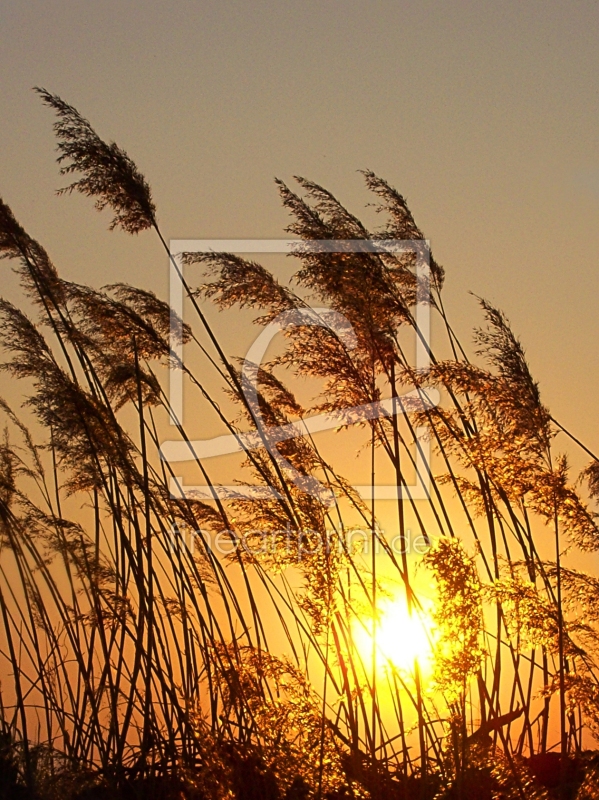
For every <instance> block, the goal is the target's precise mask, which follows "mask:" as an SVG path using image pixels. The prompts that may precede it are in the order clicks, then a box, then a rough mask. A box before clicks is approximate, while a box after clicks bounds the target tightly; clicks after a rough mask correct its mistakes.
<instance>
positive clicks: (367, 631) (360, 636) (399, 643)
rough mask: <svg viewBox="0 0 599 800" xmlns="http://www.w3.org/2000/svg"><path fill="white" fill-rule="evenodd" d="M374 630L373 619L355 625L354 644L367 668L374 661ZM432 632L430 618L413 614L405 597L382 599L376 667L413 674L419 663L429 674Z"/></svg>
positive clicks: (424, 613)
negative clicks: (415, 666) (372, 659)
mask: <svg viewBox="0 0 599 800" xmlns="http://www.w3.org/2000/svg"><path fill="white" fill-rule="evenodd" d="M372 628H373V625H372V618H371V619H368V620H363V622H362V623H358V624H356V625H355V626H354V642H355V644H356V646H357V648H358V650H359V652H360V654H361V656H362V660H363V662H364V665H367V664H369V663H370V660H371V658H372ZM431 629H432V620H431V619H430V616H429V615H428V614H427V613H426V612H423V611H417V610H416V609H413V610H412V613H410V612H409V611H408V606H407V603H406V600H405V598H403V597H397V598H395V599H390V600H387V599H385V600H382V601H381V602H380V603H379V613H378V620H377V623H376V627H375V637H376V652H377V659H376V660H377V666H378V667H379V668H380V667H383V668H384V669H389V668H394V669H397V670H401V671H405V672H413V671H414V664H415V662H416V661H417V662H418V666H419V668H420V671H421V672H426V671H428V669H429V667H430V661H431Z"/></svg>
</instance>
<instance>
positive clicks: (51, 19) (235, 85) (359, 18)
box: [0, 0, 599, 450]
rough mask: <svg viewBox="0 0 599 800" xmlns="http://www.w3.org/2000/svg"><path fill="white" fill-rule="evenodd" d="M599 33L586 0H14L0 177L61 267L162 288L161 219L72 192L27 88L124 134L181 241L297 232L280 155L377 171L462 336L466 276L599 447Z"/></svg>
mask: <svg viewBox="0 0 599 800" xmlns="http://www.w3.org/2000/svg"><path fill="white" fill-rule="evenodd" d="M598 34H599V4H598V3H596V2H572V0H570V2H555V0H544V2H535V1H534V0H533V1H530V0H529V1H528V2H526V3H522V2H495V3H489V2H431V0H419V2H405V1H403V0H373V1H372V2H365V1H364V0H362V1H361V2H359V1H358V0H346V1H345V2H330V1H329V0H318V2H314V1H313V0H303V1H302V2H295V3H289V2H274V1H273V2H258V1H257V0H244V2H226V1H224V0H219V1H218V2H206V1H205V0H195V2H190V1H184V0H169V2H157V0H144V2H141V0H134V1H133V2H130V1H129V0H118V2H116V0H112V1H110V2H106V1H105V0H99V1H98V2H94V3H90V2H77V1H75V0H72V1H71V2H64V1H63V0H54V2H48V0H38V1H37V2H28V3H26V2H23V0H20V1H19V2H15V0H2V1H1V3H0V76H1V79H0V120H1V122H0V195H1V196H2V197H3V199H4V200H5V201H6V202H8V204H9V205H10V206H11V207H12V208H13V210H14V212H15V214H16V216H17V218H18V219H19V220H20V221H21V223H22V224H23V225H24V226H25V227H26V229H27V230H28V231H29V233H30V234H31V235H33V236H34V237H36V238H38V239H39V240H40V241H41V242H42V243H43V244H44V245H45V246H46V248H47V249H48V250H49V252H50V254H51V255H52V257H53V258H54V260H55V262H56V264H57V265H58V267H59V269H60V271H61V273H62V274H63V275H64V276H65V277H67V278H69V279H71V280H76V281H79V282H89V283H91V284H92V285H94V286H101V285H103V284H106V283H111V282H114V281H116V280H125V281H130V282H132V283H138V284H141V285H143V286H144V287H147V288H151V289H153V290H155V291H157V292H159V293H160V294H161V295H162V296H166V291H167V285H168V284H167V279H168V265H167V262H166V260H165V257H164V254H163V253H161V251H160V249H159V248H158V246H157V243H156V241H155V239H154V238H153V237H152V235H151V234H149V233H146V234H142V235H140V237H139V238H137V239H132V238H131V237H127V236H126V235H125V234H122V233H118V232H116V233H109V232H108V230H107V228H108V223H109V217H108V216H107V215H106V214H104V215H99V214H96V213H95V212H93V209H92V203H91V201H89V200H88V199H85V198H81V197H76V196H72V197H67V198H64V197H63V198H57V197H55V196H54V190H55V189H56V188H58V187H59V186H61V185H62V183H61V181H64V179H61V178H60V176H59V175H58V173H57V167H56V164H55V163H54V156H55V153H54V147H55V143H54V138H53V134H52V128H51V126H52V122H53V118H52V114H51V113H50V111H49V110H48V109H47V108H45V107H43V106H42V104H41V103H40V101H39V98H37V97H36V96H35V95H34V93H33V92H32V91H31V88H32V87H33V86H43V87H45V88H47V89H48V90H50V91H51V92H54V93H57V94H59V95H61V96H62V97H63V98H64V99H65V100H67V101H68V102H69V103H71V104H73V105H75V106H76V107H77V108H78V109H79V111H80V112H81V113H82V114H83V115H84V116H86V117H88V118H89V119H90V120H91V122H92V124H93V125H94V127H95V128H96V130H97V131H98V133H99V134H100V135H101V136H102V137H103V138H106V139H114V140H116V141H117V142H118V143H119V144H120V145H121V146H122V147H124V148H125V149H126V150H127V152H128V153H129V154H130V155H131V156H132V157H133V159H134V160H135V161H136V163H137V164H138V166H139V168H140V169H141V170H142V172H143V173H144V174H145V175H146V177H147V178H148V180H149V181H150V183H151V185H152V188H153V193H154V197H155V200H156V203H157V206H158V214H159V219H160V223H161V226H162V229H163V232H164V234H165V236H166V238H216V237H218V238H257V239H260V238H277V237H281V236H283V235H284V233H283V229H284V226H285V224H286V223H287V217H286V214H285V213H284V211H283V210H282V209H281V207H280V203H279V200H278V196H277V192H276V190H275V186H274V184H273V178H274V177H275V176H276V177H279V178H282V179H283V180H286V181H290V180H292V176H293V175H302V176H305V177H308V178H310V179H312V180H314V181H316V182H318V183H321V184H323V185H324V186H326V187H327V188H328V189H330V190H331V191H333V192H334V193H335V194H336V195H337V196H338V197H339V199H340V200H341V201H342V202H344V203H345V205H346V206H347V207H349V208H350V210H352V211H353V212H354V213H357V214H360V213H362V211H363V210H364V206H365V204H366V203H367V202H369V201H370V199H371V198H369V196H368V195H367V193H366V191H365V190H364V187H363V182H362V178H361V176H360V174H359V172H358V170H360V169H365V168H369V169H373V170H374V171H375V172H377V173H378V174H380V175H381V176H382V177H384V178H385V179H387V180H388V181H389V182H390V183H391V184H393V185H394V186H395V187H396V188H397V189H399V190H400V191H401V192H402V193H403V194H404V195H405V196H406V197H407V199H408V202H409V205H410V208H411V209H412V211H413V213H414V216H415V218H416V221H417V223H418V224H419V225H420V227H421V228H422V229H423V230H424V232H425V234H426V235H427V236H428V237H429V239H430V241H431V244H432V248H433V250H434V252H435V255H436V258H437V260H438V261H439V262H440V263H442V264H443V265H444V266H445V269H446V271H447V280H446V290H445V302H446V305H447V308H448V311H449V313H450V316H451V318H452V320H453V322H454V324H455V327H456V328H457V330H458V331H459V333H460V335H461V336H462V338H463V339H464V340H465V341H467V340H468V339H469V336H470V333H469V332H470V330H471V329H472V327H473V326H474V325H476V324H479V323H480V314H479V311H478V308H477V306H476V302H475V300H474V299H473V298H472V296H471V295H470V294H469V292H473V293H475V294H476V295H479V296H483V297H485V298H487V299H488V300H489V301H491V302H492V303H494V304H495V305H497V306H499V307H500V308H502V309H503V310H504V311H505V312H506V314H507V315H508V317H509V318H510V320H511V322H512V324H513V327H514V329H515V330H516V331H517V332H518V334H519V335H520V336H521V338H522V340H523V342H524V344H525V347H526V350H527V353H528V356H529V360H530V363H531V367H532V371H533V374H534V376H535V377H536V378H537V379H538V380H539V382H540V384H541V390H542V396H543V398H544V401H545V402H546V403H547V405H549V407H550V408H551V410H552V412H553V413H554V415H555V416H556V417H558V418H559V419H560V421H561V422H562V423H563V424H564V425H566V426H567V427H569V428H571V429H572V431H573V432H574V433H576V434H577V435H578V436H580V437H582V438H584V440H585V441H586V442H587V443H588V444H589V445H590V446H591V447H594V448H595V449H596V450H599V427H598V425H597V419H598V413H599V397H598V395H597V391H596V387H597V385H598V380H597V379H598V377H599V354H598V347H597V343H598V341H599V317H598V315H597V298H598V297H599V275H598V269H597V267H598V257H599V232H598V221H599V148H598V144H599V113H598V111H599V109H598V100H599V82H598V75H599V69H598V68H599V47H598V46H597V44H598ZM367 213H368V212H367ZM3 269H4V272H3V273H2V293H3V294H7V295H9V296H12V295H13V294H14V284H13V282H12V279H11V278H10V276H9V275H8V272H7V270H6V268H5V267H3ZM234 335H235V328H234V326H233V328H232V329H231V330H230V331H229V336H231V337H233V338H232V340H231V341H233V340H234ZM433 345H434V342H433Z"/></svg>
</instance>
